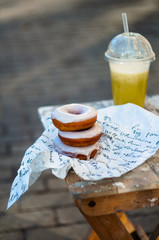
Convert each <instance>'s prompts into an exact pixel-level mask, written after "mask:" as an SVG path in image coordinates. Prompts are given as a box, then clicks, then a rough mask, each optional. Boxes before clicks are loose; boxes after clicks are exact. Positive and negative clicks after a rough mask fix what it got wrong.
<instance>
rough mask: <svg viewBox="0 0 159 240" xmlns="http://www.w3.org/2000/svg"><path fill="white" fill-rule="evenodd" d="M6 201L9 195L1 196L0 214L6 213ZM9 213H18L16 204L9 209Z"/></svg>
mask: <svg viewBox="0 0 159 240" xmlns="http://www.w3.org/2000/svg"><path fill="white" fill-rule="evenodd" d="M8 200H9V194H7V195H5V196H3V197H2V198H0V213H1V212H6V211H7V204H8ZM8 211H9V213H15V212H17V211H18V202H16V203H15V204H13V205H12V206H11V207H10V208H9V210H8Z"/></svg>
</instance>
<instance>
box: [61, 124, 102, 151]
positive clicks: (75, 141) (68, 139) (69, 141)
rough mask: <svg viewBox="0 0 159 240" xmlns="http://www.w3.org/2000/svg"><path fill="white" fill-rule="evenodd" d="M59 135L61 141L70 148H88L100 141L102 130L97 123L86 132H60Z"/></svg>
mask: <svg viewBox="0 0 159 240" xmlns="http://www.w3.org/2000/svg"><path fill="white" fill-rule="evenodd" d="M58 135H59V138H60V139H61V141H62V142H63V143H64V144H66V145H68V146H72V147H86V146H89V145H93V144H95V143H96V142H97V141H98V140H99V139H100V137H101V135H102V129H101V127H100V125H99V124H98V123H95V124H94V125H93V127H91V128H88V129H85V130H80V131H74V132H66V131H59V132H58Z"/></svg>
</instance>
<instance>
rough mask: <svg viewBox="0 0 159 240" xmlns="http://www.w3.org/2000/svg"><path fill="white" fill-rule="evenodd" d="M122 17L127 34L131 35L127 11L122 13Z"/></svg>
mask: <svg viewBox="0 0 159 240" xmlns="http://www.w3.org/2000/svg"><path fill="white" fill-rule="evenodd" d="M122 19H123V27H124V32H125V33H126V35H129V27H128V20H127V15H126V13H122Z"/></svg>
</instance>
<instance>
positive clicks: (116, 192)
mask: <svg viewBox="0 0 159 240" xmlns="http://www.w3.org/2000/svg"><path fill="white" fill-rule="evenodd" d="M66 183H67V186H68V189H69V191H70V193H71V194H72V196H73V198H74V201H75V204H76V206H77V208H78V209H79V211H80V212H81V213H82V214H83V216H84V217H85V218H86V219H87V221H88V223H89V224H90V225H91V227H92V229H93V232H92V233H91V235H90V236H89V238H88V239H89V240H99V239H102V240H132V239H136V240H139V239H142V240H148V239H149V238H148V236H147V235H146V233H145V232H144V230H143V229H142V228H141V226H139V225H137V226H133V225H132V223H131V222H130V220H129V219H128V217H127V216H126V214H125V213H124V211H128V210H133V209H139V208H147V207H153V206H158V205H159V152H158V153H156V155H155V156H153V157H152V158H150V159H148V160H147V161H146V162H145V163H144V164H142V165H141V166H139V167H138V168H136V169H134V170H133V171H130V172H128V173H126V174H124V175H123V176H121V177H119V178H109V179H104V180H101V181H84V180H82V179H81V178H80V177H78V176H77V175H76V174H75V173H74V172H73V171H72V172H71V171H70V172H69V174H68V176H67V177H66ZM158 228H159V227H158ZM158 228H157V229H156V230H155V232H154V234H152V236H151V238H150V240H156V239H157V240H158V232H159V231H158Z"/></svg>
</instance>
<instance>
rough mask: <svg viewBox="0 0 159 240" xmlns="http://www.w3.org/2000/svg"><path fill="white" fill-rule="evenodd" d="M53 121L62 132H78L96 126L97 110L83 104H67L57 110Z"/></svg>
mask: <svg viewBox="0 0 159 240" xmlns="http://www.w3.org/2000/svg"><path fill="white" fill-rule="evenodd" d="M51 119H52V122H53V124H54V125H55V127H57V128H58V129H59V130H60V131H78V130H81V129H82V130H83V129H86V128H90V127H92V126H93V125H94V123H95V122H96V120H97V110H96V109H95V108H93V107H90V106H86V105H83V104H75V103H74V104H67V105H64V106H61V107H58V108H56V109H55V111H54V112H52V114H51Z"/></svg>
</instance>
